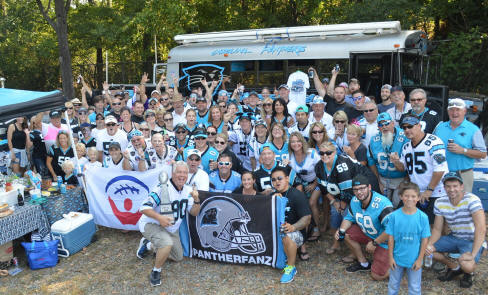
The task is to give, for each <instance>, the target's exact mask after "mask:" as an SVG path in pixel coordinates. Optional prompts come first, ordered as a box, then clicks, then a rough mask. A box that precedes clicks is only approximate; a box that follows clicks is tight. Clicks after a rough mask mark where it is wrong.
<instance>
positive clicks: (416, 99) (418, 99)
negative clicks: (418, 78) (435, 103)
mask: <svg viewBox="0 0 488 295" xmlns="http://www.w3.org/2000/svg"><path fill="white" fill-rule="evenodd" d="M422 100H424V99H423V98H412V99H410V102H417V101H422Z"/></svg>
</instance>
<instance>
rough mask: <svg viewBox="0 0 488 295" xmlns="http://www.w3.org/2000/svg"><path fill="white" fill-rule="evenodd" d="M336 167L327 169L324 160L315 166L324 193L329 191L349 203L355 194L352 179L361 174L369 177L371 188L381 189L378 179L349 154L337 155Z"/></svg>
mask: <svg viewBox="0 0 488 295" xmlns="http://www.w3.org/2000/svg"><path fill="white" fill-rule="evenodd" d="M334 165H335V166H334V167H332V170H331V171H326V169H325V164H324V162H322V161H320V162H318V163H317V165H316V166H315V174H316V175H317V181H318V184H319V188H320V190H321V191H322V193H324V194H325V193H329V194H331V195H332V196H334V197H335V198H336V199H339V200H341V201H344V202H347V203H349V202H350V201H351V199H352V197H353V196H354V194H353V192H352V179H353V178H354V177H355V176H356V175H359V174H363V175H365V176H367V177H368V179H369V180H370V184H371V189H372V190H374V191H379V184H378V179H377V178H376V176H375V175H374V174H373V172H371V170H369V168H367V167H365V166H363V165H361V164H360V163H359V162H358V161H356V160H354V159H352V158H350V157H349V156H343V155H342V156H336V159H335V163H334Z"/></svg>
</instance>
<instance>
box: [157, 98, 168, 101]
mask: <svg viewBox="0 0 488 295" xmlns="http://www.w3.org/2000/svg"><path fill="white" fill-rule="evenodd" d="M163 101H168V98H161V99H160V100H159V102H163Z"/></svg>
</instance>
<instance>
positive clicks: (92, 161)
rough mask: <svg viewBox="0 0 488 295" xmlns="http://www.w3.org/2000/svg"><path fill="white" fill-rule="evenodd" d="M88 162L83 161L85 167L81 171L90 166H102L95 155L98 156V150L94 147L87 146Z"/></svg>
mask: <svg viewBox="0 0 488 295" xmlns="http://www.w3.org/2000/svg"><path fill="white" fill-rule="evenodd" d="M87 156H88V162H87V163H85V167H84V169H83V172H85V171H86V170H88V169H90V168H92V167H102V163H101V162H98V161H97V156H98V151H97V148H96V147H93V146H92V147H89V148H88V152H87Z"/></svg>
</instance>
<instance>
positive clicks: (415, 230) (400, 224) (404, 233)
mask: <svg viewBox="0 0 488 295" xmlns="http://www.w3.org/2000/svg"><path fill="white" fill-rule="evenodd" d="M399 193H400V198H401V199H402V201H403V207H401V208H400V209H398V210H396V211H395V212H393V213H392V214H391V216H390V219H389V221H388V225H387V226H386V233H387V234H388V252H389V257H390V281H389V283H388V294H389V295H391V294H398V290H399V289H400V282H401V281H402V276H403V272H404V271H406V272H407V276H408V294H421V282H422V261H423V258H424V253H425V248H426V247H427V241H428V238H429V237H430V227H429V218H428V217H427V215H426V214H425V213H424V212H422V211H420V210H418V209H417V207H416V205H417V203H418V201H419V200H420V190H419V187H418V185H417V184H415V183H412V182H407V183H402V184H400V187H399Z"/></svg>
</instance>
